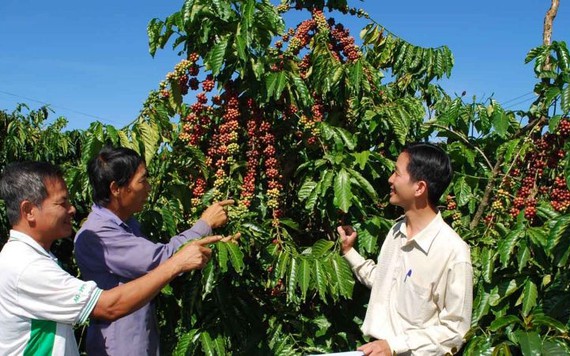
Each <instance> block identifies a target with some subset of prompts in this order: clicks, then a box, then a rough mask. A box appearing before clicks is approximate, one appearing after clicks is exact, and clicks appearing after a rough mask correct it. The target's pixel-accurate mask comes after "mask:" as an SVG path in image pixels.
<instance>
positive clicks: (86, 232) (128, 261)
mask: <svg viewBox="0 0 570 356" xmlns="http://www.w3.org/2000/svg"><path fill="white" fill-rule="evenodd" d="M211 232H212V230H211V228H210V226H209V225H208V224H207V223H206V222H204V221H202V220H199V221H198V222H197V223H196V224H195V225H194V226H192V228H190V229H188V230H186V231H184V232H182V233H180V234H179V235H176V236H174V237H172V238H171V239H170V240H169V242H167V243H155V242H152V241H150V240H148V239H146V238H145V237H144V236H142V234H135V233H133V231H132V230H131V229H129V228H128V227H126V226H125V225H124V224H121V225H117V224H116V223H115V222H114V221H106V222H105V223H104V224H97V225H94V226H85V228H82V230H81V231H80V233H79V234H78V236H77V238H76V243H75V255H76V258H77V262H78V264H79V267H80V268H81V269H82V270H85V271H90V272H96V271H107V272H110V273H112V274H115V275H117V276H120V277H122V278H126V279H135V278H138V277H140V276H143V275H145V274H146V273H148V272H149V271H151V270H153V269H154V268H156V267H157V266H158V265H159V264H161V263H162V262H164V261H165V260H167V259H168V258H169V257H171V256H172V255H173V254H174V253H175V252H176V251H177V250H178V249H179V248H180V247H181V246H182V245H184V244H185V243H186V242H188V241H190V240H193V239H196V238H199V237H201V236H205V235H208V234H211Z"/></svg>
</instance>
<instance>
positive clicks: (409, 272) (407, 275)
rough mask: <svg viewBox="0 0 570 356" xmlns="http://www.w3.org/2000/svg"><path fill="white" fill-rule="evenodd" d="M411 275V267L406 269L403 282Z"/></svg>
mask: <svg viewBox="0 0 570 356" xmlns="http://www.w3.org/2000/svg"><path fill="white" fill-rule="evenodd" d="M411 276H412V269H411V268H410V269H409V270H408V273H406V276H405V277H404V283H406V280H407V279H408V277H411Z"/></svg>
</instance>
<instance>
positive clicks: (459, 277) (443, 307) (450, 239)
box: [338, 143, 473, 355]
mask: <svg viewBox="0 0 570 356" xmlns="http://www.w3.org/2000/svg"><path fill="white" fill-rule="evenodd" d="M451 176H452V169H451V164H450V161H449V157H448V156H447V154H446V153H445V152H444V151H443V150H441V149H440V148H439V147H437V146H435V145H432V144H428V143H416V144H411V145H409V146H408V147H406V148H405V149H404V151H403V152H402V153H401V154H400V155H399V157H398V160H397V162H396V168H395V171H394V173H393V174H392V175H391V176H390V179H389V180H388V183H389V184H390V203H391V204H394V205H397V206H400V207H402V208H403V209H404V216H403V217H402V218H400V219H398V220H397V222H396V224H395V225H394V226H393V227H392V228H391V229H390V231H389V233H388V235H387V236H386V239H385V241H384V243H383V245H382V248H381V250H380V255H379V256H378V264H376V263H374V261H372V260H365V259H364V258H363V257H362V256H361V255H360V254H359V253H358V252H357V251H356V250H355V249H354V248H353V245H354V243H355V241H356V236H357V234H356V232H355V231H353V230H352V229H351V227H349V226H344V227H339V228H338V231H339V234H340V237H341V241H342V251H343V254H344V257H345V258H346V260H347V261H348V263H349V264H350V266H351V267H352V270H353V272H354V273H355V275H356V278H357V279H358V280H359V281H360V282H361V283H363V284H364V285H366V286H368V287H369V288H371V289H372V291H371V295H370V302H369V303H368V309H367V311H366V317H365V319H364V323H363V325H362V331H363V332H364V335H366V336H369V337H371V338H372V339H374V340H373V341H371V342H369V343H367V344H365V345H362V346H361V347H359V348H358V350H360V351H362V352H363V353H364V354H365V355H392V354H403V355H445V354H449V353H455V352H457V351H458V350H459V349H460V348H461V345H462V344H463V342H464V339H463V338H464V336H465V334H466V332H467V331H468V330H469V327H470V324H471V307H472V299H473V295H472V294H473V290H472V289H473V288H472V283H473V282H472V275H473V272H472V266H471V257H470V252H469V246H468V245H467V244H466V243H465V242H464V241H463V240H462V239H461V238H460V237H459V236H458V235H457V233H455V231H453V229H452V228H451V227H450V226H449V225H448V224H446V223H445V221H444V220H443V219H442V217H441V214H440V213H439V212H438V210H437V203H438V201H439V198H440V197H441V195H442V194H443V192H444V191H445V189H446V188H447V186H448V185H449V183H450V182H451Z"/></svg>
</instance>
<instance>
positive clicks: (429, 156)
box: [403, 142, 453, 206]
mask: <svg viewBox="0 0 570 356" xmlns="http://www.w3.org/2000/svg"><path fill="white" fill-rule="evenodd" d="M403 152H406V153H407V154H408V155H409V158H410V161H409V163H408V167H407V169H408V173H409V174H410V177H411V178H412V180H413V181H415V182H417V181H420V180H423V181H424V182H426V184H427V191H428V201H429V203H430V204H431V205H432V206H437V204H438V202H439V198H441V195H442V194H443V192H445V190H446V189H447V187H448V186H449V183H451V178H452V176H453V169H452V168H451V161H450V159H449V156H448V155H447V153H446V152H445V151H444V150H443V149H441V148H440V147H438V146H436V145H434V144H431V143H427V142H416V143H411V144H409V145H407V146H406V147H405V148H404V150H403Z"/></svg>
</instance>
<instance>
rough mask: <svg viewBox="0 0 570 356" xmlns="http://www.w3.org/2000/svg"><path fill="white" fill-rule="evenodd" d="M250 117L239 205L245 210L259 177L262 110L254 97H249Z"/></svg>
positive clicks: (248, 205)
mask: <svg viewBox="0 0 570 356" xmlns="http://www.w3.org/2000/svg"><path fill="white" fill-rule="evenodd" d="M248 108H249V114H250V116H249V118H248V120H247V123H246V128H247V136H248V138H249V139H248V141H247V151H246V157H247V162H246V173H245V176H244V178H243V184H242V190H241V193H240V201H239V205H240V206H243V207H242V210H243V208H245V210H247V208H249V207H250V205H251V199H252V198H253V195H254V194H255V181H256V177H257V170H258V166H259V158H260V153H259V147H260V144H259V138H258V137H259V136H258V134H257V132H258V130H259V122H260V115H261V114H260V112H259V111H258V110H257V108H256V106H255V103H254V102H253V99H248Z"/></svg>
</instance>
